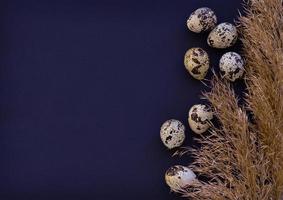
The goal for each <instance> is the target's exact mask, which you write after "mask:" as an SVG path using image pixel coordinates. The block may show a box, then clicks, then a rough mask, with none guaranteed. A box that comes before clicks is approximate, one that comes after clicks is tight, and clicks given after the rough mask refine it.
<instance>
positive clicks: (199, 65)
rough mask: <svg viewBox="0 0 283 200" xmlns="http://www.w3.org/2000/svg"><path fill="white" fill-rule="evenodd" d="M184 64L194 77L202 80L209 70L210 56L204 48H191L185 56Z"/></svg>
mask: <svg viewBox="0 0 283 200" xmlns="http://www.w3.org/2000/svg"><path fill="white" fill-rule="evenodd" d="M184 64H185V67H186V69H187V70H188V72H189V73H190V74H191V75H192V77H194V78H195V79H198V80H202V79H204V77H205V76H206V74H207V71H208V69H209V57H208V54H207V53H206V51H205V50H203V49H202V48H199V47H197V48H191V49H189V50H188V51H187V52H186V54H185V58H184Z"/></svg>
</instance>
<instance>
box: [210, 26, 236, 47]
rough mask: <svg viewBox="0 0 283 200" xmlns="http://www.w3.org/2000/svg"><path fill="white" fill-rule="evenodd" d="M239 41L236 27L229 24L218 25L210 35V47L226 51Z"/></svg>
mask: <svg viewBox="0 0 283 200" xmlns="http://www.w3.org/2000/svg"><path fill="white" fill-rule="evenodd" d="M237 39H238V32H237V28H236V26H234V25H233V24H230V23H228V22H225V23H221V24H219V25H217V26H216V27H215V28H214V29H213V30H212V31H211V32H210V33H209V35H208V38H207V43H208V45H209V46H211V47H214V48H218V49H224V48H228V47H231V46H233V45H234V44H235V43H236V41H237Z"/></svg>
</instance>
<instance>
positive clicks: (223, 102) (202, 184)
mask: <svg viewBox="0 0 283 200" xmlns="http://www.w3.org/2000/svg"><path fill="white" fill-rule="evenodd" d="M239 28H240V30H241V34H242V42H243V51H244V57H245V59H246V78H245V82H246V86H247V94H246V99H245V100H246V102H245V105H243V106H239V104H238V99H237V97H236V95H235V93H234V90H233V88H232V86H231V84H230V83H228V82H226V81H224V80H221V79H219V78H218V77H217V76H214V79H213V80H212V82H211V83H212V89H211V91H210V92H207V93H205V94H204V96H205V98H206V99H207V100H208V101H209V102H210V104H211V107H212V108H213V109H214V112H215V117H216V119H217V122H216V125H212V128H211V131H210V133H209V134H207V135H203V136H201V138H199V139H198V142H199V143H200V144H201V147H200V148H199V149H193V150H191V151H190V154H192V155H193V157H194V158H195V161H194V163H193V164H192V165H191V166H190V167H191V168H192V169H193V170H194V171H195V172H196V173H197V174H198V175H199V177H200V178H199V180H198V181H196V182H194V183H193V184H192V185H190V186H189V187H188V188H186V189H182V190H180V191H179V192H180V193H182V194H183V195H184V196H185V197H188V198H189V199H204V200H206V199H211V200H224V199H225V200H227V199H228V200H271V199H272V200H280V199H281V198H282V191H283V98H282V95H283V7H282V0H251V1H249V2H247V4H246V14H245V16H241V17H240V19H239ZM247 112H248V113H250V114H248V113H247ZM249 117H250V119H249Z"/></svg>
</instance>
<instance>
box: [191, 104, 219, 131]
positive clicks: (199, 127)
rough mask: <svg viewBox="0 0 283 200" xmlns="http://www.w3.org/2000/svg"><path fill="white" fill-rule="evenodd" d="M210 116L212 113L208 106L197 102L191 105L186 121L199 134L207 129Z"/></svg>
mask: <svg viewBox="0 0 283 200" xmlns="http://www.w3.org/2000/svg"><path fill="white" fill-rule="evenodd" d="M212 118H213V113H212V111H211V110H210V109H209V107H208V106H206V105H202V104H197V105H194V106H192V107H191V109H190V111H189V117H188V122H189V125H190V128H191V129H192V131H193V132H195V133H197V134H201V133H204V132H205V131H207V129H208V128H209V126H210V121H211V120H212Z"/></svg>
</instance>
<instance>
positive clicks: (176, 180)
mask: <svg viewBox="0 0 283 200" xmlns="http://www.w3.org/2000/svg"><path fill="white" fill-rule="evenodd" d="M195 180H196V175H195V173H194V172H193V171H192V170H191V169H189V168H188V167H185V166H181V165H175V166H172V167H170V168H169V169H168V170H167V171H166V173H165V181H166V184H167V185H168V186H169V187H170V188H171V190H173V191H178V190H180V189H182V188H185V187H186V186H188V185H190V184H191V183H193V182H194V181H195Z"/></svg>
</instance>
